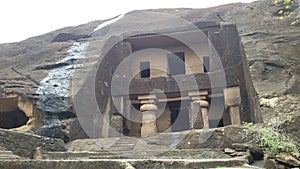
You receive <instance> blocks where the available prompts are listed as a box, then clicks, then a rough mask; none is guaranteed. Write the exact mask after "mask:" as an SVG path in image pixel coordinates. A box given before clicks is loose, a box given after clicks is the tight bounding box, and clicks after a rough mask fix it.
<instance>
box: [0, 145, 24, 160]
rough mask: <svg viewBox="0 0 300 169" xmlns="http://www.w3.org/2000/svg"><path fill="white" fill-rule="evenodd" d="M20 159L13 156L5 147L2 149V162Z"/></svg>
mask: <svg viewBox="0 0 300 169" xmlns="http://www.w3.org/2000/svg"><path fill="white" fill-rule="evenodd" d="M16 159H20V157H19V156H17V155H15V154H13V152H11V151H7V150H6V149H5V148H4V147H0V160H16Z"/></svg>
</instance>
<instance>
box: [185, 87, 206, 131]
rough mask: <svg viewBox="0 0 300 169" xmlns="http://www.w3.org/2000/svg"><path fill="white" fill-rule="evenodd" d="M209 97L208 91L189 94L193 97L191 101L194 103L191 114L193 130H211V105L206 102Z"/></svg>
mask: <svg viewBox="0 0 300 169" xmlns="http://www.w3.org/2000/svg"><path fill="white" fill-rule="evenodd" d="M207 95H208V91H195V92H189V96H191V99H192V101H193V102H192V104H191V105H192V108H191V112H190V125H191V129H201V128H204V129H208V128H209V118H208V108H209V103H208V102H207V101H206V100H207ZM195 118H196V119H195Z"/></svg>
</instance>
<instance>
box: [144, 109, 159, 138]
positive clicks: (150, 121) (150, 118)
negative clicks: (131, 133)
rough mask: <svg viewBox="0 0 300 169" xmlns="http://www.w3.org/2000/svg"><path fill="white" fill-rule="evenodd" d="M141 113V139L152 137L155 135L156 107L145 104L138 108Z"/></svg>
mask: <svg viewBox="0 0 300 169" xmlns="http://www.w3.org/2000/svg"><path fill="white" fill-rule="evenodd" d="M140 111H142V123H143V124H142V128H141V137H149V136H153V135H155V134H156V133H157V127H156V111H157V106H156V105H155V104H153V103H146V104H143V105H142V106H141V107H140Z"/></svg>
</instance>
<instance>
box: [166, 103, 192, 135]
mask: <svg viewBox="0 0 300 169" xmlns="http://www.w3.org/2000/svg"><path fill="white" fill-rule="evenodd" d="M168 106H169V108H170V110H171V126H172V131H173V132H177V131H184V130H189V129H190V122H189V109H188V106H187V105H186V104H185V103H183V104H180V101H176V102H169V103H168Z"/></svg>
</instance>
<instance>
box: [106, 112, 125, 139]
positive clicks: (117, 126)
mask: <svg viewBox="0 0 300 169" xmlns="http://www.w3.org/2000/svg"><path fill="white" fill-rule="evenodd" d="M110 121H111V128H112V131H110V134H109V136H110V137H121V136H123V117H122V116H121V115H119V114H114V115H112V117H111V119H110Z"/></svg>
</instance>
